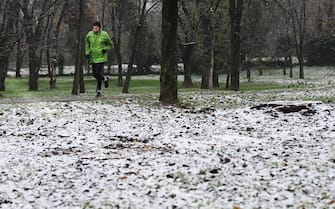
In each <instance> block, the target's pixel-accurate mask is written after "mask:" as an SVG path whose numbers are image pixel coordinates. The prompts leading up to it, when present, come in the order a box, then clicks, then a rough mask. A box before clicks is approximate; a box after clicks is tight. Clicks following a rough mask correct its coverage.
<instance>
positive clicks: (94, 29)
mask: <svg viewBox="0 0 335 209" xmlns="http://www.w3.org/2000/svg"><path fill="white" fill-rule="evenodd" d="M100 28H101V24H100V22H98V21H96V22H95V23H94V24H93V31H94V32H96V33H97V32H99V31H100Z"/></svg>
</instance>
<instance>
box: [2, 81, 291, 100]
mask: <svg viewBox="0 0 335 209" xmlns="http://www.w3.org/2000/svg"><path fill="white" fill-rule="evenodd" d="M5 84H6V91H3V92H0V95H2V96H1V97H0V99H3V98H48V97H67V96H71V92H72V85H73V77H72V76H59V77H57V88H55V89H50V87H49V78H47V77H41V78H39V80H38V89H39V90H38V91H28V78H10V77H9V78H7V79H6V81H5ZM220 85H221V86H224V84H220ZM95 86H96V81H95V79H94V77H92V76H86V77H85V89H86V92H85V93H84V95H88V96H94V95H95ZM287 88H289V87H288V86H287V85H286V86H285V85H276V84H264V83H241V91H242V92H245V91H263V90H274V89H287ZM199 89H200V83H195V85H194V87H193V88H183V87H182V81H179V82H178V91H179V92H198V91H199ZM102 90H103V94H104V95H105V96H115V95H121V94H122V93H121V92H122V87H119V86H117V78H116V77H112V79H111V80H110V87H109V88H108V89H104V88H103V89H102ZM159 91H160V82H159V79H157V78H154V77H153V78H146V79H141V77H136V78H135V77H134V79H132V80H131V82H130V87H129V93H131V94H137V95H147V94H158V93H159ZM209 91H225V89H224V88H223V87H221V88H218V89H214V90H209Z"/></svg>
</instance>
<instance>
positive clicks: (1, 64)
mask: <svg viewBox="0 0 335 209" xmlns="http://www.w3.org/2000/svg"><path fill="white" fill-rule="evenodd" d="M0 55H1V53H0ZM7 68H8V56H0V91H5V90H6V85H5V80H6V76H7Z"/></svg>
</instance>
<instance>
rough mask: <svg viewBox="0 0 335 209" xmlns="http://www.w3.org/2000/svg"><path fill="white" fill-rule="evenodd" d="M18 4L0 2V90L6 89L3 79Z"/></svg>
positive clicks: (10, 48)
mask: <svg viewBox="0 0 335 209" xmlns="http://www.w3.org/2000/svg"><path fill="white" fill-rule="evenodd" d="M18 11H19V5H18V2H17V1H10V0H7V1H3V2H2V3H1V4H0V15H1V17H0V19H1V20H2V22H0V23H1V24H0V91H4V90H5V89H6V86H5V79H6V75H7V68H8V63H9V56H10V53H11V51H12V47H13V46H14V43H15V38H14V37H15V28H14V26H15V22H17V21H18V14H19V12H18Z"/></svg>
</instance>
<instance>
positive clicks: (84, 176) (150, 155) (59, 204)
mask: <svg viewBox="0 0 335 209" xmlns="http://www.w3.org/2000/svg"><path fill="white" fill-rule="evenodd" d="M228 97H229V96H221V97H220V99H222V100H226V99H228ZM306 103H308V104H310V107H311V108H312V109H313V110H315V114H313V115H309V116H306V115H303V114H301V112H296V113H289V114H284V113H281V112H277V111H276V110H275V109H271V108H270V109H269V108H263V109H262V108H261V109H258V110H257V109H251V108H250V107H242V108H236V109H221V108H218V109H212V108H191V109H187V108H186V109H183V108H177V107H162V106H159V105H156V104H144V103H142V102H141V101H138V100H136V99H124V100H122V101H113V102H110V101H109V100H101V101H87V102H60V103H55V102H52V103H48V102H37V103H28V104H10V105H8V104H7V105H4V104H2V105H0V109H1V112H0V123H1V124H0V125H1V128H0V136H1V145H0V147H1V148H0V165H1V171H0V173H1V175H0V206H1V208H27V209H28V208H149V207H151V208H233V206H238V207H241V208H298V207H304V208H328V207H329V208H331V207H335V204H334V199H335V141H334V138H335V119H334V118H335V111H334V108H335V106H334V105H330V104H322V103H320V102H300V103H299V104H306ZM280 104H285V102H280ZM290 104H292V102H290ZM293 104H294V103H293Z"/></svg>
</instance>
